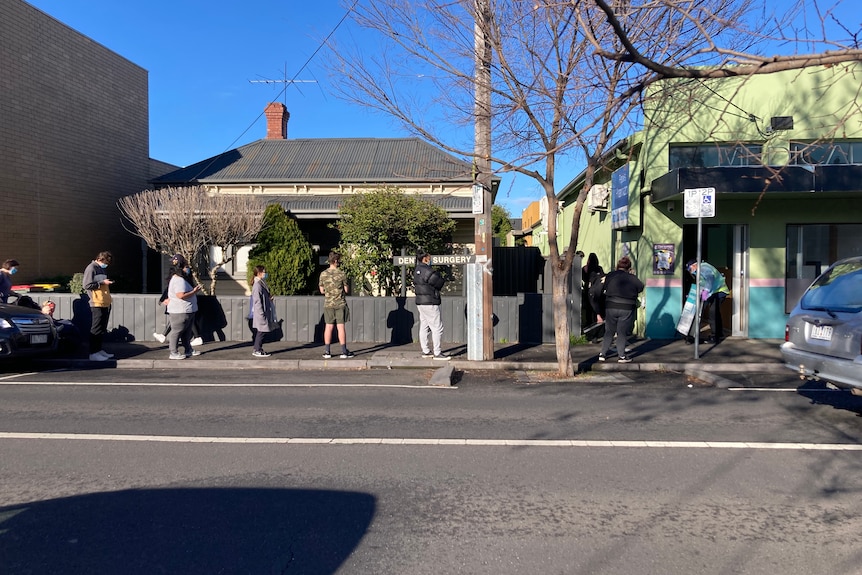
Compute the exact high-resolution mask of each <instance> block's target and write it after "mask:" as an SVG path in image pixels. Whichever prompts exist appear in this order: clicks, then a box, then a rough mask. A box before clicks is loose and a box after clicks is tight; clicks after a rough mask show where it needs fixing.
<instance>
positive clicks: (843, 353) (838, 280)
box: [781, 257, 862, 395]
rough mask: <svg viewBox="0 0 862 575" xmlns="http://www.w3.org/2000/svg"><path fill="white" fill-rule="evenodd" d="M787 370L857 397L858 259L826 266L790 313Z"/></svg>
mask: <svg viewBox="0 0 862 575" xmlns="http://www.w3.org/2000/svg"><path fill="white" fill-rule="evenodd" d="M781 354H782V356H783V357H784V362H785V365H786V366H787V367H789V368H790V369H792V370H793V371H795V372H797V373H798V374H799V375H801V376H803V377H806V378H809V379H822V380H824V381H828V382H831V383H833V384H835V385H837V386H838V387H843V388H849V389H851V391H853V393H855V394H857V395H862V257H854V258H848V259H845V260H841V261H839V262H836V263H834V264H832V265H831V266H830V267H829V269H827V270H826V271H825V272H823V274H821V275H820V277H818V278H817V279H816V280H814V283H813V284H811V286H810V287H809V288H808V289H807V290H806V292H805V294H803V296H802V298H801V299H800V300H799V303H798V304H796V307H794V308H793V311H792V312H790V317H789V318H788V320H787V327H786V328H785V331H784V343H783V344H782V345H781Z"/></svg>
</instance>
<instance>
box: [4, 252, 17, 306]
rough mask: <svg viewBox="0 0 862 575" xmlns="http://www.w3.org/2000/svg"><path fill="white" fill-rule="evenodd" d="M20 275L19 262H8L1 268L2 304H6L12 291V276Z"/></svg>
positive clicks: (12, 293)
mask: <svg viewBox="0 0 862 575" xmlns="http://www.w3.org/2000/svg"><path fill="white" fill-rule="evenodd" d="M16 273H18V260H6V261H5V262H3V265H2V266H0V303H6V302H7V300H8V299H9V296H10V295H14V294H15V292H13V291H12V276H13V275H15V274H16Z"/></svg>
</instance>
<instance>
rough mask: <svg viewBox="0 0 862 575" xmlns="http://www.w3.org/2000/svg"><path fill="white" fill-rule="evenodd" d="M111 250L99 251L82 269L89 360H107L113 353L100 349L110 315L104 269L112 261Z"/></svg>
mask: <svg viewBox="0 0 862 575" xmlns="http://www.w3.org/2000/svg"><path fill="white" fill-rule="evenodd" d="M113 259H114V258H113V256H112V255H111V252H99V255H97V256H96V259H94V260H93V261H92V262H90V265H88V266H87V269H85V270H84V282H83V283H84V289H85V290H87V294H88V295H89V296H90V312H91V313H92V316H93V321H92V323H91V324H90V361H107V360H109V359H111V358H112V357H114V354H112V353H108V352H106V351H105V350H104V349H102V342H103V340H104V338H105V334H106V333H107V332H108V319H109V318H110V317H111V302H112V298H111V284H112V283H114V281H113V280H109V279H108V272H107V271H105V270H107V268H108V265H110V263H111V262H112V261H113Z"/></svg>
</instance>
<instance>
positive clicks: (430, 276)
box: [413, 251, 449, 361]
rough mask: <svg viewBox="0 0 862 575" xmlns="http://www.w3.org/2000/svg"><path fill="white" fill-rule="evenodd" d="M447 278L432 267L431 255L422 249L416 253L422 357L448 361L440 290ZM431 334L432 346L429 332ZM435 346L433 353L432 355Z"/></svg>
mask: <svg viewBox="0 0 862 575" xmlns="http://www.w3.org/2000/svg"><path fill="white" fill-rule="evenodd" d="M445 283H446V280H444V279H443V277H442V276H441V275H440V274H439V273H438V272H437V271H436V270H434V269H433V268H432V267H431V256H430V255H429V254H428V253H427V252H425V251H420V252H419V253H418V254H417V255H416V271H415V272H414V274H413V291H414V293H415V294H416V307H417V309H418V310H419V344H420V345H421V346H422V357H424V358H430V357H433V358H434V359H438V360H442V361H446V360H448V359H449V356H448V355H443V352H442V351H441V350H440V342H441V341H442V339H443V319H442V318H441V317H440V290H441V289H443V285H444V284H445ZM429 332H430V334H431V346H429V345H428V334H429ZM432 347H433V355H432Z"/></svg>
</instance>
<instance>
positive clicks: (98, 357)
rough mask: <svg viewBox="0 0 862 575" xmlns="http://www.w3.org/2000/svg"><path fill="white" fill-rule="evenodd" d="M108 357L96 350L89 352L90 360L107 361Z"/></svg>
mask: <svg viewBox="0 0 862 575" xmlns="http://www.w3.org/2000/svg"><path fill="white" fill-rule="evenodd" d="M108 359H109V358H107V357H105V356H104V355H102V352H100V351H97V352H96V353H91V354H90V361H108Z"/></svg>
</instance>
